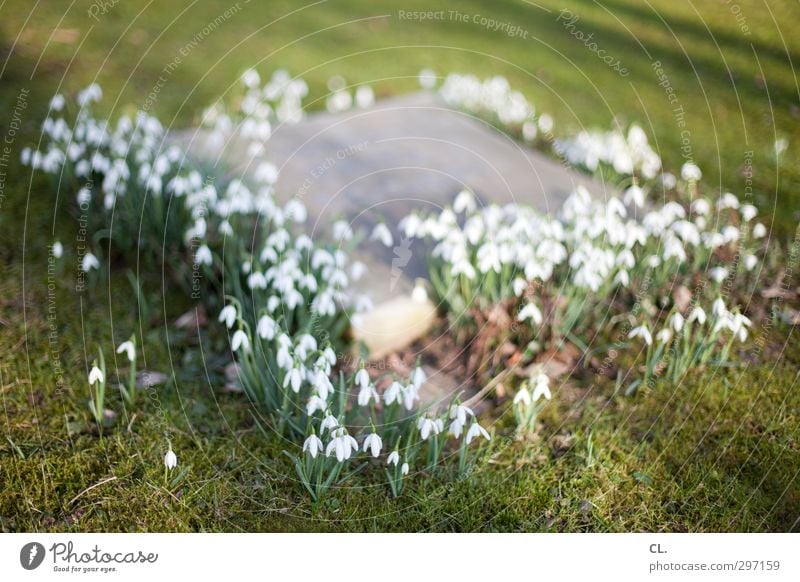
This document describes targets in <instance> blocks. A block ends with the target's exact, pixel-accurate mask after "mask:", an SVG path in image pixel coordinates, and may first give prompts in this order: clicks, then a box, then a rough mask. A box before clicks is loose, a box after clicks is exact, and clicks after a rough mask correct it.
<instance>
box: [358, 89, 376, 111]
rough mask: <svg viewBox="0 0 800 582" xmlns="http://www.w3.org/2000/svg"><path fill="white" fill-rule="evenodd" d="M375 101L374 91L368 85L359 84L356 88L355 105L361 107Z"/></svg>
mask: <svg viewBox="0 0 800 582" xmlns="http://www.w3.org/2000/svg"><path fill="white" fill-rule="evenodd" d="M374 103H375V92H374V91H373V90H372V87H370V86H369V85H361V86H360V87H359V88H358V89H356V105H358V106H359V107H361V108H362V109H364V108H366V107H370V106H371V105H372V104H374Z"/></svg>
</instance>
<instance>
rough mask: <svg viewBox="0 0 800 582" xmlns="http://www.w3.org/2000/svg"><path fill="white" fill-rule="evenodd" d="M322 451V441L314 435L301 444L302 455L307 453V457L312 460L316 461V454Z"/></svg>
mask: <svg viewBox="0 0 800 582" xmlns="http://www.w3.org/2000/svg"><path fill="white" fill-rule="evenodd" d="M322 449H323V444H322V441H321V440H320V438H319V437H318V436H317V435H315V434H311V435H309V436H308V438H307V439H306V440H305V442H304V443H303V452H304V453H305V452H307V453H308V454H309V455H311V458H312V459H316V458H317V454H319V452H320V451H321V450H322Z"/></svg>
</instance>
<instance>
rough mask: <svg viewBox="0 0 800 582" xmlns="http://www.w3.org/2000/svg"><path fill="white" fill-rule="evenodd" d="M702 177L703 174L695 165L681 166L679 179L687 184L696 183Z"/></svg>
mask: <svg viewBox="0 0 800 582" xmlns="http://www.w3.org/2000/svg"><path fill="white" fill-rule="evenodd" d="M702 177H703V172H701V171H700V168H698V167H697V166H696V165H695V164H693V163H691V162H686V163H685V164H683V166H681V178H683V179H684V180H686V181H687V182H698V181H700V178H702Z"/></svg>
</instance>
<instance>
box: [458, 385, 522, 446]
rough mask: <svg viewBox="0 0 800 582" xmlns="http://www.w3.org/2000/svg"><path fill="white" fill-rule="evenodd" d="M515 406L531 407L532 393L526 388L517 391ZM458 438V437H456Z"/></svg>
mask: <svg viewBox="0 0 800 582" xmlns="http://www.w3.org/2000/svg"><path fill="white" fill-rule="evenodd" d="M514 404H515V405H517V404H522V405H523V406H525V407H528V406H530V405H531V393H530V392H528V389H527V388H525V387H524V386H523V387H521V388H520V389H519V390H517V393H516V394H515V395H514ZM456 438H458V436H456Z"/></svg>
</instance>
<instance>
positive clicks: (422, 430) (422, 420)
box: [417, 416, 444, 441]
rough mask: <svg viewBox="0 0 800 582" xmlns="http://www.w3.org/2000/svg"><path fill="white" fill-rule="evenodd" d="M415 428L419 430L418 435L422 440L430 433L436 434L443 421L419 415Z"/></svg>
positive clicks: (442, 427) (439, 430)
mask: <svg viewBox="0 0 800 582" xmlns="http://www.w3.org/2000/svg"><path fill="white" fill-rule="evenodd" d="M417 429H418V430H419V436H420V437H421V438H422V440H423V441H426V440H428V437H429V436H431V434H434V435H437V434H439V433H440V432H442V430H443V429H444V422H442V419H441V418H436V419H433V418H430V417H427V416H420V417H419V420H418V421H417Z"/></svg>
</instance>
